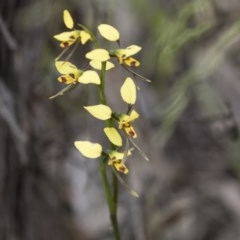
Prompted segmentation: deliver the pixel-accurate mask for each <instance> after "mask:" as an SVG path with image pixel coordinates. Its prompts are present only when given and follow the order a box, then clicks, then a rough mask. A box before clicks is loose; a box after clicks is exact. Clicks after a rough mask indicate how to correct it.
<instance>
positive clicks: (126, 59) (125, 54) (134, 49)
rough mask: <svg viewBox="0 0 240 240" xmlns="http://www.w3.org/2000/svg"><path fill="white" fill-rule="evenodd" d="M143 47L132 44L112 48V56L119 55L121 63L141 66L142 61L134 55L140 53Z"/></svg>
mask: <svg viewBox="0 0 240 240" xmlns="http://www.w3.org/2000/svg"><path fill="white" fill-rule="evenodd" d="M141 49H142V48H141V47H139V46H137V45H131V46H128V47H126V48H123V49H115V50H110V56H112V57H117V59H118V62H119V63H120V64H126V65H127V66H130V67H138V66H140V62H139V61H138V60H136V59H135V58H132V57H131V56H132V55H135V54H136V53H138V52H139V51H140V50H141Z"/></svg>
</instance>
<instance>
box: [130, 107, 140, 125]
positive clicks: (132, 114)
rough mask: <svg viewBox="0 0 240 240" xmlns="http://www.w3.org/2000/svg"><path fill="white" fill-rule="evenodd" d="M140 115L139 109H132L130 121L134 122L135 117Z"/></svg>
mask: <svg viewBox="0 0 240 240" xmlns="http://www.w3.org/2000/svg"><path fill="white" fill-rule="evenodd" d="M138 117H139V114H138V113H137V111H135V110H132V111H131V113H130V115H129V119H128V122H133V121H134V120H135V119H137V118H138Z"/></svg>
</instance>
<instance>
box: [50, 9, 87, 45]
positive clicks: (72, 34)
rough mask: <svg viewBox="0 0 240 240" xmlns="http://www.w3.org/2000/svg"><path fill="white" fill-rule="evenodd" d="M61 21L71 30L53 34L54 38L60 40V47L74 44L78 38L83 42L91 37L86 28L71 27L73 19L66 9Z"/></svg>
mask: <svg viewBox="0 0 240 240" xmlns="http://www.w3.org/2000/svg"><path fill="white" fill-rule="evenodd" d="M63 22H64V24H65V26H66V27H67V28H68V29H70V30H71V31H66V32H62V33H60V34H57V35H54V38H55V39H56V40H58V41H60V42H61V43H60V47H62V48H66V47H69V46H71V45H72V44H74V43H75V42H76V41H77V40H79V41H80V42H81V44H85V43H86V42H87V41H88V40H90V39H91V34H90V33H89V32H87V31H86V30H76V29H73V27H74V21H73V19H72V16H71V14H70V13H69V11H68V10H64V11H63Z"/></svg>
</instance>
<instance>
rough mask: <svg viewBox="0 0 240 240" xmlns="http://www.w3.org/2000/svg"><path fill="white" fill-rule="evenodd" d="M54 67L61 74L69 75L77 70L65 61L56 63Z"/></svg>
mask: <svg viewBox="0 0 240 240" xmlns="http://www.w3.org/2000/svg"><path fill="white" fill-rule="evenodd" d="M55 66H56V68H57V70H58V72H60V73H61V74H69V73H72V72H75V71H77V70H78V69H77V67H76V66H75V65H73V64H72V63H70V62H65V61H56V62H55Z"/></svg>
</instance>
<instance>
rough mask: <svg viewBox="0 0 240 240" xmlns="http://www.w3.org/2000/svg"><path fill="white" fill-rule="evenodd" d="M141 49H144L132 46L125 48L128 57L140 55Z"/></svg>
mask: <svg viewBox="0 0 240 240" xmlns="http://www.w3.org/2000/svg"><path fill="white" fill-rule="evenodd" d="M141 49H142V48H141V47H140V46H138V45H130V46H128V47H126V48H125V50H126V52H127V55H128V56H132V55H134V54H136V53H138V52H139V51H140V50H141Z"/></svg>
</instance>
